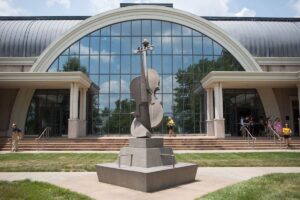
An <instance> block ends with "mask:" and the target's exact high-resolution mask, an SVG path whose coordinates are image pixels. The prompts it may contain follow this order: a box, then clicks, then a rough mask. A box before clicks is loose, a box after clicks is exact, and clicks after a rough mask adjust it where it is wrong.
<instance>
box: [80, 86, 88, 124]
mask: <svg viewBox="0 0 300 200" xmlns="http://www.w3.org/2000/svg"><path fill="white" fill-rule="evenodd" d="M86 92H87V89H86V88H81V89H80V111H79V116H80V117H79V118H80V120H86Z"/></svg>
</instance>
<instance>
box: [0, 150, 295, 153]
mask: <svg viewBox="0 0 300 200" xmlns="http://www.w3.org/2000/svg"><path fill="white" fill-rule="evenodd" d="M253 152H297V153H300V149H267V150H260V149H248V150H174V153H175V154H180V153H253ZM7 153H12V152H11V151H0V154H7ZM18 153H115V154H118V153H119V151H18Z"/></svg>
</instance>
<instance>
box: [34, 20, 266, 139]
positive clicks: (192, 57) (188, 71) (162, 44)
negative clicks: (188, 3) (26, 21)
mask: <svg viewBox="0 0 300 200" xmlns="http://www.w3.org/2000/svg"><path fill="white" fill-rule="evenodd" d="M142 27H143V28H144V29H143V33H142ZM144 38H147V39H148V40H149V41H150V43H152V44H153V45H154V51H152V52H148V56H147V64H148V68H153V69H155V70H156V71H157V72H158V73H159V74H160V79H161V80H160V81H161V87H160V89H161V90H160V91H158V94H157V97H158V98H159V99H160V100H163V102H162V103H163V104H164V109H165V113H164V116H169V115H172V116H174V119H175V122H176V124H177V126H176V132H179V133H194V132H196V133H198V132H200V131H202V132H203V131H205V120H206V119H205V113H206V110H205V109H206V106H205V105H204V104H205V101H204V99H205V93H204V92H203V93H201V94H195V93H194V91H195V89H196V88H197V87H198V86H199V83H200V80H201V79H202V78H203V77H204V76H205V75H206V74H207V73H209V72H210V71H212V70H222V71H223V70H224V71H235V70H243V68H242V66H241V65H240V64H239V63H238V61H237V60H236V59H235V58H234V57H233V56H232V55H231V54H230V53H229V52H228V51H226V50H225V49H224V48H223V47H222V46H221V45H219V44H218V43H217V42H215V41H213V40H212V39H211V38H209V37H207V36H205V35H203V34H201V33H199V32H197V31H195V30H192V29H191V28H188V27H185V26H182V25H180V24H176V23H171V22H166V21H160V20H148V19H147V20H146V19H145V20H134V21H126V22H121V23H116V24H113V25H109V26H107V27H104V28H101V29H99V30H96V31H94V32H93V33H91V34H89V35H88V36H85V37H83V38H81V39H80V40H79V42H75V43H74V44H72V45H71V46H70V47H69V48H67V49H66V50H65V51H64V52H62V54H61V55H60V56H59V57H58V58H57V59H56V60H55V61H54V62H53V63H52V65H51V67H50V68H49V70H48V71H56V70H59V71H64V70H65V71H78V70H81V71H85V73H87V74H88V75H89V77H90V79H91V80H92V81H95V82H97V84H98V85H99V87H100V88H101V94H100V95H99V103H98V95H96V97H92V96H93V95H90V96H91V97H89V98H90V100H91V103H90V104H89V110H88V116H89V118H88V120H89V122H88V126H89V130H90V131H89V132H90V133H99V134H104V133H107V134H111V133H127V134H128V133H129V130H130V122H131V121H132V119H133V116H131V115H130V112H133V111H134V110H135V103H134V102H133V101H132V100H131V99H130V91H129V85H130V80H132V79H133V78H135V77H137V76H139V75H140V69H141V59H140V55H137V54H134V49H136V48H137V47H140V46H141V42H142V39H144ZM235 96H237V99H238V95H235ZM243 96H245V95H243ZM246 97H247V102H246V103H248V104H250V105H256V104H257V101H256V99H255V98H256V97H257V96H253V95H252V93H250V95H247V96H246ZM34 98H35V97H34ZM34 98H33V99H34ZM234 99H235V98H234ZM45 101H46V100H45ZM224 101H225V96H224ZM237 102H239V101H238V100H237ZM33 104H34V103H32V105H33ZM39 105H40V104H39ZM224 105H225V104H224ZM236 105H239V103H236ZM243 105H244V104H243ZM200 108H201V109H200ZM226 109H227V110H228V108H226ZM261 109H263V108H261ZM224 111H225V108H224ZM226 112H227V111H226ZM225 114H227V116H226V119H227V118H228V119H229V120H231V121H234V119H231V118H230V116H231V115H230V116H228V115H229V114H228V113H225V112H224V115H225ZM125 116H126V117H125ZM124 117H125V118H126V119H123V118H124ZM231 117H232V116H231ZM164 120H165V119H164ZM164 122H165V121H164ZM225 123H227V122H225ZM227 125H228V124H227ZM227 125H226V126H227ZM126 131H127V132H126ZM154 131H156V132H161V131H166V126H165V123H163V124H162V126H160V127H158V128H157V129H155V130H154Z"/></svg>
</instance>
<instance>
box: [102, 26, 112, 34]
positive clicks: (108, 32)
mask: <svg viewBox="0 0 300 200" xmlns="http://www.w3.org/2000/svg"><path fill="white" fill-rule="evenodd" d="M100 32H101V36H110V26H107V27H104V28H102V29H101V30H100Z"/></svg>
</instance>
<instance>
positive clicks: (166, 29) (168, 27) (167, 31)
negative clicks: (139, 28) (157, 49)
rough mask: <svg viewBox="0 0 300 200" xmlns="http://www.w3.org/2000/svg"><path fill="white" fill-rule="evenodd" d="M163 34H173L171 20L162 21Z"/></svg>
mask: <svg viewBox="0 0 300 200" xmlns="http://www.w3.org/2000/svg"><path fill="white" fill-rule="evenodd" d="M162 35H163V36H171V23H170V22H162Z"/></svg>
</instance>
